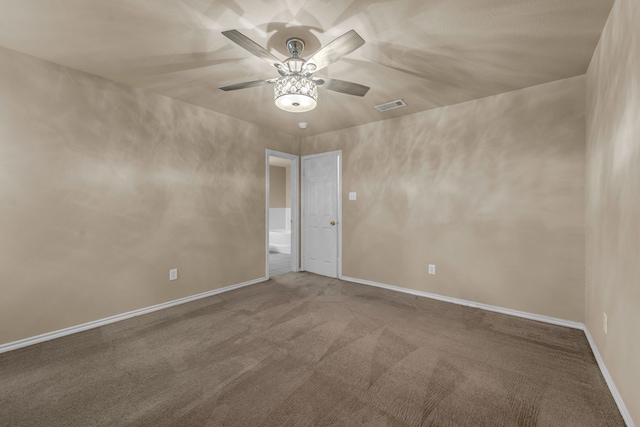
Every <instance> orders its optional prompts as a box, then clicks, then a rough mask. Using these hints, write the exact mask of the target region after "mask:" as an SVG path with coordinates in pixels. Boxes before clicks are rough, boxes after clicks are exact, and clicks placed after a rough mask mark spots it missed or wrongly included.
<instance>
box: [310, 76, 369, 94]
mask: <svg viewBox="0 0 640 427" xmlns="http://www.w3.org/2000/svg"><path fill="white" fill-rule="evenodd" d="M322 80H324V84H323V85H322V87H323V88H325V89H329V90H332V91H334V92H340V93H346V94H347V95H354V96H365V95H366V94H367V92H369V89H370V88H369V87H368V86H364V85H361V84H358V83H351V82H345V81H344V80H337V79H325V78H323V79H322Z"/></svg>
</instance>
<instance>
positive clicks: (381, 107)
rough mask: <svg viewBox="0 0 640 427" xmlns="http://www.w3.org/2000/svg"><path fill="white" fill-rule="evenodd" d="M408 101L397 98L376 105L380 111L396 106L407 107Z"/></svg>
mask: <svg viewBox="0 0 640 427" xmlns="http://www.w3.org/2000/svg"><path fill="white" fill-rule="evenodd" d="M406 106H407V103H406V102H404V101H403V100H402V99H396V100H395V101H391V102H386V103H384V104H380V105H376V110H378V111H389V110H393V109H395V108H400V107H406Z"/></svg>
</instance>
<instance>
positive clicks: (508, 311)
mask: <svg viewBox="0 0 640 427" xmlns="http://www.w3.org/2000/svg"><path fill="white" fill-rule="evenodd" d="M341 279H342V280H345V281H347V282H353V283H360V284H362V285H369V286H376V287H378V288H383V289H389V290H391V291H396V292H402V293H405V294H411V295H416V296H419V297H425V298H431V299H435V300H438V301H444V302H450V303H453V304H458V305H464V306H467V307H474V308H481V309H483V310H487V311H494V312H496V313H502V314H508V315H510V316H516V317H523V318H525V319H529V320H537V321H539V322H544V323H551V324H553V325H559V326H566V327H568V328H573V329H584V324H582V323H580V322H573V321H570V320H564V319H558V318H555V317H550V316H542V315H540V314H533V313H527V312H526V311H518V310H512V309H510V308H503V307H496V306H494V305H489V304H482V303H479V302H473V301H468V300H464V299H459V298H452V297H446V296H442V295H438V294H431V293H429V292H423V291H416V290H414V289H408V288H401V287H399V286H393V285H385V284H384V283H377V282H372V281H370V280H363V279H356V278H353V277H345V276H342V277H341Z"/></svg>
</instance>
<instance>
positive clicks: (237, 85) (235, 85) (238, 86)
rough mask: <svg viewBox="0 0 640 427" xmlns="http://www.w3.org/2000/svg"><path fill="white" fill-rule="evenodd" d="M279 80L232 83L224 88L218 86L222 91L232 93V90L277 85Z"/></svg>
mask: <svg viewBox="0 0 640 427" xmlns="http://www.w3.org/2000/svg"><path fill="white" fill-rule="evenodd" d="M276 80H278V79H267V80H254V81H251V82H242V83H232V84H229V85H224V86H218V89H222V90H224V91H227V92H228V91H230V90H238V89H246V88H249V87H256V86H262V85H267V84H273V83H275V81H276Z"/></svg>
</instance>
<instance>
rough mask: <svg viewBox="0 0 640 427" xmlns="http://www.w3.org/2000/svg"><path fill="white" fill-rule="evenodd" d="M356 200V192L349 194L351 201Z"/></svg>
mask: <svg viewBox="0 0 640 427" xmlns="http://www.w3.org/2000/svg"><path fill="white" fill-rule="evenodd" d="M355 199H356V192H355V191H350V192H349V200H355Z"/></svg>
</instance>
